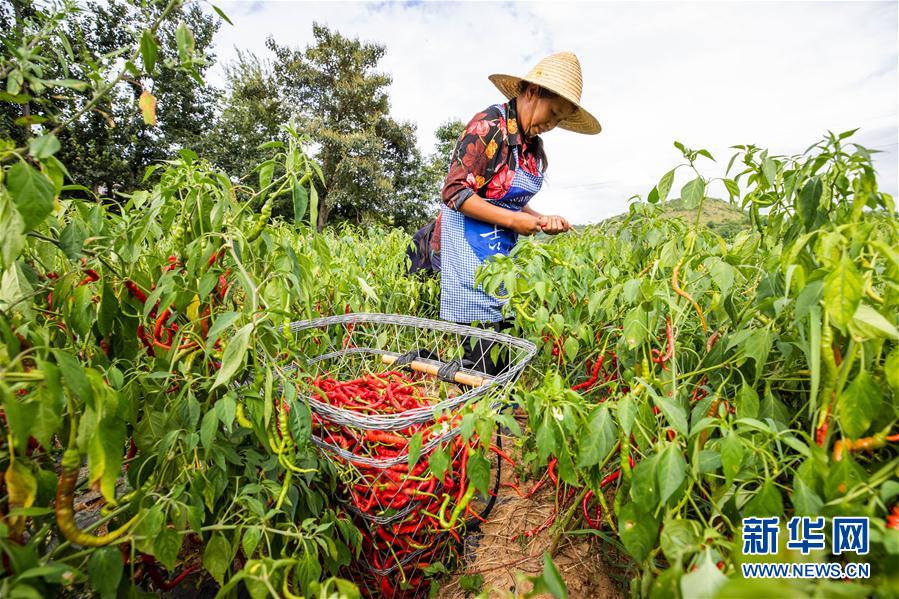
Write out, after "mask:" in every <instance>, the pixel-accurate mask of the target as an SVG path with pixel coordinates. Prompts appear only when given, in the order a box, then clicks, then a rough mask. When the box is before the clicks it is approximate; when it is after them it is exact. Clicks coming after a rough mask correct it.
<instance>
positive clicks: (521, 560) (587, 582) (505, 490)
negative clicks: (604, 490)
mask: <svg viewBox="0 0 899 599" xmlns="http://www.w3.org/2000/svg"><path fill="white" fill-rule="evenodd" d="M503 441H504V443H503V447H504V448H512V449H510V450H509V453H510V454H511V455H512V457H513V459H514V458H515V457H516V453H517V452H516V450H515V449H514V441H513V440H512V439H511V438H508V437H504V439H503ZM512 470H513V469H512V468H511V467H510V466H509V464H503V468H502V477H501V482H502V483H514V484H515V485H517V486H518V487H519V488H520V489H522V491H523V492H526V491H527V490H528V489H531V488H533V485H534V482H533V481H528V482H522V481H521V480H520V479H519V478H518V476H517V475H516V473H515V472H513V471H512ZM554 494H555V490H554V489H551V488H550V485H546V486H545V488H544V489H542V490H540V491H538V492H537V493H536V494H534V495H533V496H532V497H530V498H523V497H519V496H518V494H517V493H516V492H515V491H514V490H512V489H511V488H509V487H506V486H503V487H501V489H500V492H499V497H498V499H497V502H496V505H495V507H494V508H493V511H492V512H491V513H490V515H489V516H488V518H487V522H486V523H484V524H482V525H481V531H480V532H479V533H475V534H473V535H471V536H470V537H469V538H468V539H467V540H466V548H465V565H464V567H463V568H461V569H460V571H458V572H455V573H454V574H453V576H451V577H450V578H448V579H447V580H446V581H445V582H444V583H443V584H442V586H441V588H440V590H439V592H438V593H437V597H438V598H439V599H461V598H463V597H471V596H473V595H474V594H473V593H471V592H470V591H466V590H464V589H463V588H462V586H461V582H462V578H463V577H464V576H466V575H468V576H474V575H477V574H480V575H481V576H482V577H483V579H484V582H483V584H482V586H481V592H486V594H487V596H488V597H491V598H492V597H517V596H521V595H522V594H523V593H526V592H528V591H530V590H531V589H532V585H531V583H530V582H529V581H527V577H528V576H540V574H541V572H542V571H543V554H544V552H546V551H549V549H550V547H551V545H552V543H553V538H554V537H555V535H556V529H555V527H554V526H550V527H548V528H546V529H545V530H543V531H541V532H540V533H538V534H537V535H535V536H533V537H532V538H530V539H527V541H524V540H520V539H522V538H523V533H524V532H525V531H528V530H532V529H534V528H536V527H538V526H540V525H541V524H542V523H544V522H545V521H546V520H547V518H549V517H550V516H551V515H552V513H553V506H554V503H555V499H554ZM578 513H579V512H578ZM553 561H554V562H555V564H556V567H557V568H558V570H559V573H560V574H561V576H562V579H563V580H564V582H565V584H566V586H567V588H568V596H569V597H571V598H573V599H574V598H577V599H581V598H592V597H597V598H599V597H601V598H603V599H606V598H608V599H619V598H623V597H624V596H625V589H624V583H623V582H621V580H623V578H622V574H623V569H624V566H623V558H622V557H621V556H619V555H618V554H617V552H615V550H614V549H613V548H611V547H610V546H609V545H608V544H606V543H603V542H602V541H601V540H600V539H599V538H598V537H597V536H595V535H589V534H587V535H577V536H575V535H563V536H562V537H561V539H560V542H559V543H558V547H557V549H556V552H555V554H554V555H553ZM616 578H617V580H616Z"/></svg>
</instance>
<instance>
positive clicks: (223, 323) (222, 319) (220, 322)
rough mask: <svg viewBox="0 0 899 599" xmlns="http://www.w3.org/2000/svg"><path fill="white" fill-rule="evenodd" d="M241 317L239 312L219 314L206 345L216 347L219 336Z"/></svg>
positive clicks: (210, 330)
mask: <svg viewBox="0 0 899 599" xmlns="http://www.w3.org/2000/svg"><path fill="white" fill-rule="evenodd" d="M212 281H213V285H214V284H215V281H216V277H215V276H213V277H212ZM238 316H240V314H238V313H237V312H222V313H221V314H219V315H218V316H217V317H216V319H215V321H214V322H213V323H212V326H211V327H209V336H208V337H207V338H206V344H207V345H209V346H210V347H211V346H212V345H215V342H216V341H218V338H219V335H221V334H222V332H223V331H224V330H225V329H227V328H228V327H230V326H231V325H232V324H234V321H235V320H237V317H238Z"/></svg>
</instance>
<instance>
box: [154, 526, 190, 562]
mask: <svg viewBox="0 0 899 599" xmlns="http://www.w3.org/2000/svg"><path fill="white" fill-rule="evenodd" d="M183 540H184V537H182V536H181V535H180V534H178V531H176V530H172V529H171V528H168V527H164V528H163V529H162V530H160V531H159V534H157V535H156V538H155V539H154V540H153V555H155V556H156V559H158V560H159V561H160V562H161V563H162V565H163V566H165V568H166V569H167V570H171V569H173V568H174V567H175V563H176V562H177V561H178V552H179V551H181V542H182V541H183Z"/></svg>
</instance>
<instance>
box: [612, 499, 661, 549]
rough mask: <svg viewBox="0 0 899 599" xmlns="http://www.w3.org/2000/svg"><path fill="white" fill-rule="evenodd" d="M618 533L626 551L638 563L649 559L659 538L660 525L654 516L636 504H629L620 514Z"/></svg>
mask: <svg viewBox="0 0 899 599" xmlns="http://www.w3.org/2000/svg"><path fill="white" fill-rule="evenodd" d="M618 533H619V535H620V537H621V543H622V544H623V545H624V548H625V550H627V552H628V553H629V554H630V555H631V557H633V558H634V559H635V560H637V561H638V562H642V561H644V560H645V559H646V558H647V557H649V552H650V551H652V548H653V547H655V544H656V538H657V537H658V536H659V524H658V522H657V521H656V519H655V518H654V517H653V515H652V514H651V513H649V512H644V511H642V510H640V508H638V507H637V505H636V504H635V503H628V504H626V505H625V506H624V507H622V508H621V512H620V513H619V514H618Z"/></svg>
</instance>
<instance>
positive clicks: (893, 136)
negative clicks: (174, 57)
mask: <svg viewBox="0 0 899 599" xmlns="http://www.w3.org/2000/svg"><path fill="white" fill-rule="evenodd" d="M219 5H220V6H221V7H222V8H223V9H224V10H225V12H226V13H227V14H228V16H229V17H230V18H231V20H232V21H234V24H235V27H230V26H228V25H227V24H225V25H223V27H222V29H221V30H220V32H219V34H218V36H217V38H216V48H217V52H218V55H219V61H220V62H224V61H228V60H231V59H233V57H234V56H235V51H234V47H238V48H241V49H247V50H251V51H253V52H255V53H256V54H258V55H260V56H269V53H268V52H267V51H266V50H265V47H264V42H265V38H266V37H267V36H269V35H271V36H273V37H274V38H275V40H276V41H277V42H278V43H280V44H290V45H292V46H298V47H305V46H306V45H307V44H309V43H310V42H311V41H312V26H311V25H312V22H313V21H318V22H320V23H323V24H326V25H328V26H330V27H332V28H335V29H337V30H338V31H340V32H341V33H343V34H344V35H348V36H358V37H360V38H361V39H364V40H369V41H373V42H378V43H380V44H383V45H385V46H386V48H387V52H386V54H385V57H384V59H383V60H382V62H381V66H382V69H383V70H384V71H385V72H387V73H389V74H391V75H392V76H393V85H392V88H391V104H392V111H393V114H394V116H396V117H397V118H400V119H403V120H411V121H414V122H416V123H417V124H418V128H419V143H420V146H421V149H422V151H423V152H425V153H428V152H430V151H431V148H432V147H433V143H434V137H433V134H434V131H435V130H436V129H437V127H438V126H439V125H440V123H442V122H443V121H445V120H447V119H451V118H459V119H462V120H467V119H468V118H470V117H471V116H472V115H473V114H474V113H475V112H477V111H479V110H481V109H482V108H484V107H485V106H487V105H489V104H491V103H494V102H498V101H501V100H502V96H501V95H500V94H499V93H498V92H497V91H496V90H495V88H494V87H493V85H492V84H491V83H490V82H489V81H487V75H489V74H491V73H494V72H506V73H512V74H516V73H520V74H524V73H525V72H527V71H528V70H529V69H530V67H531V66H533V64H534V63H535V62H536V61H537V60H539V59H540V58H541V57H542V56H545V55H546V54H549V53H551V52H555V51H559V50H572V51H574V52H575V53H577V55H578V57H579V58H580V60H581V65H582V67H583V71H584V85H585V87H584V94H583V101H584V104H585V106H587V107H588V108H589V109H590V110H591V111H592V112H593V113H594V114H595V115H597V117H598V118H599V120H600V122H601V123H602V125H603V132H602V133H601V134H600V135H598V136H580V135H576V134H573V133H569V132H566V131H561V130H560V131H558V132H556V131H554V132H551V133H550V134H549V135H547V136H546V138H545V141H546V147H547V152H548V154H549V157H550V162H551V167H550V170H549V178H548V180H547V186H546V187H545V188H544V190H543V191H542V192H541V193H540V194H539V195H538V196H537V197H536V198H535V199H534V207H535V208H536V209H537V210H543V211H552V212H558V213H561V214H563V215H565V216H568V217H569V218H570V219H571V220H572V221H574V222H589V221H594V220H599V219H601V218H604V217H606V216H609V215H611V214H615V213H618V212H621V211H623V210H624V209H625V207H626V205H627V198H628V197H630V196H631V195H632V194H635V193H640V194H645V193H646V192H648V191H649V189H651V187H652V186H653V185H654V184H655V182H656V181H657V180H658V178H659V177H660V176H661V175H662V174H663V173H665V172H666V171H667V170H669V169H670V168H671V167H672V166H674V165H675V164H677V163H678V152H677V151H676V150H675V149H674V147H673V146H672V141H674V140H675V139H677V140H680V141H682V142H684V143H685V144H687V145H688V146H691V147H695V148H699V147H705V148H708V149H709V151H711V152H712V153H713V154H714V155H715V157H716V158H717V159H718V164H717V165H715V164H711V163H710V165H709V167H708V168H707V170H706V171H705V172H706V174H708V175H712V176H720V175H723V170H724V167H725V165H726V163H727V160H728V159H729V157H730V155H731V152H732V151H731V150H729V149H728V148H729V146H731V145H734V144H742V143H754V144H756V145H759V146H762V147H768V148H770V149H771V151H772V152H774V153H794V152H801V151H802V150H804V149H805V148H806V147H807V146H808V145H810V144H811V143H813V142H814V141H816V140H818V139H819V138H820V137H821V135H822V134H823V133H824V132H825V131H826V130H827V129H830V130H833V131H844V130H847V129H853V128H856V127H861V128H862V129H861V131H860V132H859V133H858V134H857V136H858V141H859V143H863V144H865V145H869V146H870V147H873V148H876V149H879V150H882V151H883V152H884V153H883V154H880V155H878V156H877V159H876V165H877V168H878V170H879V172H880V174H881V187H882V189H883V190H884V191H887V192H889V193H892V194H894V195H896V194H897V160H899V158H897V156H899V154H897V137H899V114H897V104H899V94H897V87H899V78H897V61H899V55H897V24H899V19H897V4H896V3H895V2H873V3H871V2H818V3H813V2H802V3H781V2H739V3H737V2H718V3H712V2H632V3H562V2H534V3H495V2H489V3H488V2H485V3H449V2H422V3H398V2H388V3H378V4H373V3H362V2H341V3H284V2H252V3H249V2H221V3H220V4H219ZM220 73H221V70H220V69H219V68H218V67H217V68H216V70H215V71H214V72H213V77H212V80H213V81H215V80H217V79H218V80H219V81H220ZM684 176H686V175H684ZM682 183H683V181H681V180H680V178H678V180H677V181H676V183H675V188H676V189H677V188H678V187H679V185H680V184H682Z"/></svg>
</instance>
